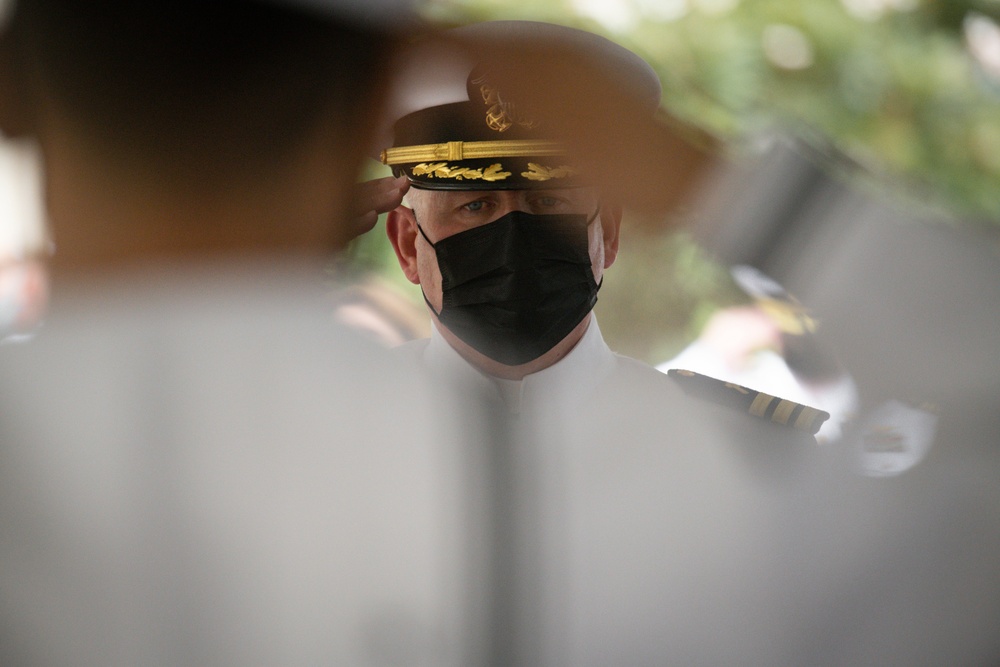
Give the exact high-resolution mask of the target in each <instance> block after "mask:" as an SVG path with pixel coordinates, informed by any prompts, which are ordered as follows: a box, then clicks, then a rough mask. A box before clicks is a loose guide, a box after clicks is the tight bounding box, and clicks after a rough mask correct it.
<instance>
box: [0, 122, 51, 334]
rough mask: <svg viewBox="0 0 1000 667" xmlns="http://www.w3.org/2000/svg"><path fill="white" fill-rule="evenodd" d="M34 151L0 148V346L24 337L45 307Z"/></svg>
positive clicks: (15, 145)
mask: <svg viewBox="0 0 1000 667" xmlns="http://www.w3.org/2000/svg"><path fill="white" fill-rule="evenodd" d="M47 245H48V244H47V242H46V224H45V214H44V207H43V204H42V186H41V173H40V170H39V164H38V151H37V149H36V147H35V146H33V145H32V144H31V143H29V142H7V141H4V142H2V143H0V341H4V342H14V341H18V340H22V339H24V338H26V337H29V336H30V334H31V333H32V332H33V331H34V329H35V327H36V326H38V324H39V323H40V322H41V321H42V318H43V317H44V314H45V307H46V305H47V302H48V273H47V270H46V267H45V265H44V261H43V260H44V258H45V256H46V253H45V251H46V250H47Z"/></svg>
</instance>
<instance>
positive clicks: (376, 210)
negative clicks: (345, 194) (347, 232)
mask: <svg viewBox="0 0 1000 667" xmlns="http://www.w3.org/2000/svg"><path fill="white" fill-rule="evenodd" d="M409 189H410V183H409V181H407V180H406V177H400V178H394V177H392V176H386V177H385V178H377V179H375V180H373V181H366V182H364V183H358V184H357V185H356V186H354V200H353V202H352V204H351V210H352V214H353V216H354V217H353V219H352V221H351V225H352V227H354V231H355V233H356V234H364V233H365V232H367V231H369V230H371V228H372V227H374V226H375V223H376V222H378V216H379V215H380V214H381V213H386V212H388V211H391V210H392V209H394V208H396V207H397V206H399V205H400V204H401V203H402V202H403V195H404V194H406V191H407V190H409Z"/></svg>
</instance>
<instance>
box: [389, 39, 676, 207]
mask: <svg viewBox="0 0 1000 667" xmlns="http://www.w3.org/2000/svg"><path fill="white" fill-rule="evenodd" d="M445 37H446V38H449V39H454V40H455V42H456V43H457V44H458V45H459V46H460V47H461V48H463V49H465V50H466V51H467V52H469V53H470V55H472V58H471V60H470V62H471V63H472V66H471V70H470V71H468V72H467V74H466V80H465V88H466V94H467V97H468V99H467V100H460V101H456V102H452V103H448V104H438V105H435V106H430V107H426V108H422V109H418V110H416V111H412V112H411V113H408V114H407V115H405V116H403V117H401V118H399V119H398V120H397V121H396V123H395V125H394V127H393V145H392V147H391V148H388V149H386V150H384V151H383V152H382V155H381V158H382V162H383V163H385V164H387V165H389V166H391V167H392V169H393V173H394V174H395V175H397V176H401V175H405V176H406V177H407V178H408V179H409V180H410V182H411V183H412V184H413V185H414V187H418V188H423V189H432V190H486V189H506V190H511V189H515V190H520V189H529V188H538V187H546V188H551V187H571V186H575V185H579V184H581V183H583V182H592V181H594V180H600V174H596V175H595V174H588V173H583V171H582V170H581V169H579V167H578V166H577V165H576V164H574V163H573V162H572V160H571V155H570V152H571V151H568V150H567V146H566V145H565V144H564V143H563V142H561V141H560V139H562V138H563V137H562V136H561V131H560V130H561V129H563V128H560V125H562V121H564V120H569V119H571V118H573V117H574V116H575V115H576V114H577V112H578V111H579V110H580V109H581V108H582V107H583V106H586V107H588V109H589V110H590V111H591V112H594V111H595V110H596V112H597V113H596V115H597V117H603V118H605V119H606V120H607V121H608V122H609V123H612V124H613V123H614V122H615V120H616V118H617V116H618V115H619V110H620V109H621V105H622V104H625V105H626V107H627V108H628V110H629V111H630V113H637V114H639V115H642V116H645V117H647V118H652V117H653V115H654V114H655V112H656V110H657V109H658V107H659V103H660V95H661V88H660V82H659V78H658V77H657V75H656V73H655V72H654V71H653V69H652V68H651V67H650V66H649V64H647V63H646V62H645V61H644V60H643V59H642V58H640V57H639V56H638V55H636V54H635V53H633V52H631V51H629V50H628V49H626V48H624V47H622V46H620V45H618V44H616V43H614V42H612V41H610V40H608V39H606V38H604V37H601V36H599V35H596V34H593V33H589V32H586V31H583V30H577V29H575V28H569V27H566V26H560V25H554V24H549V23H540V22H535V21H489V22H484V23H477V24H473V25H468V26H463V27H461V28H456V29H453V30H451V31H448V32H447V33H446V34H445ZM595 81H604V82H610V83H609V85H606V86H604V87H603V88H601V89H600V90H599V91H597V92H596V94H595V91H594V89H593V88H592V87H591V86H590V84H591V83H593V82H595ZM601 107H606V113H601ZM594 129H595V131H603V130H600V129H599V128H596V127H595V128H594Z"/></svg>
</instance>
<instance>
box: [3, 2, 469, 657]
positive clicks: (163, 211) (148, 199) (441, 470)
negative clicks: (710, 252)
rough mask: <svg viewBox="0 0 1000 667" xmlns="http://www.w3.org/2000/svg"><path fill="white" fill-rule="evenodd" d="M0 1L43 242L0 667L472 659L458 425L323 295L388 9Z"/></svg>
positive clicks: (11, 438)
mask: <svg viewBox="0 0 1000 667" xmlns="http://www.w3.org/2000/svg"><path fill="white" fill-rule="evenodd" d="M0 7H2V14H0V128H2V130H3V132H4V135H5V136H6V137H7V138H8V140H10V141H11V142H13V141H15V140H16V141H27V142H33V143H35V144H36V145H37V146H38V147H39V149H40V155H41V158H42V159H41V161H40V164H41V166H42V168H43V170H44V171H43V177H42V179H41V182H44V184H45V199H44V201H45V203H46V214H47V217H48V219H49V221H50V222H51V234H52V240H53V243H54V251H53V255H52V258H51V263H50V267H51V275H52V298H51V301H50V303H49V307H48V309H47V312H46V315H45V321H44V326H42V327H41V328H40V329H39V330H38V331H37V334H36V335H35V336H33V337H32V338H31V339H30V340H28V341H25V342H22V343H21V344H18V345H4V346H3V347H0V411H2V416H0V572H2V578H3V585H2V587H0V588H2V590H0V663H2V664H5V665H45V666H57V665H67V666H69V665H73V666H80V665H82V666H95V667H96V666H98V665H99V666H102V667H106V666H109V665H122V666H125V665H151V666H155V665H164V666H166V665H181V664H190V665H326V664H343V665H399V664H406V665H442V664H453V665H467V664H472V663H475V662H476V661H477V655H478V651H479V649H478V648H477V646H478V643H477V642H478V641H479V638H478V637H477V635H476V630H477V629H478V628H481V627H482V623H481V621H480V619H481V614H480V613H479V609H480V606H479V603H478V598H479V596H478V595H477V589H476V585H475V582H476V581H478V580H479V576H478V574H477V573H476V572H474V571H472V570H473V568H474V566H473V564H474V563H479V562H480V559H479V558H478V557H477V554H478V553H479V552H478V551H477V550H478V549H479V548H480V547H479V545H481V544H482V542H483V540H482V539H480V532H479V530H480V529H479V528H478V527H477V525H478V524H477V523H475V522H473V521H471V520H470V519H469V516H468V512H467V508H468V507H469V506H470V505H474V499H475V498H476V491H475V489H477V488H478V487H479V485H477V484H474V483H472V482H468V478H467V477H466V475H467V474H471V475H472V476H473V478H475V473H474V472H473V471H476V470H478V469H479V468H478V467H477V465H476V461H475V453H474V452H475V450H474V448H468V449H467V448H461V449H460V448H459V439H458V434H457V430H456V429H457V427H455V428H454V429H453V428H450V427H449V425H450V424H453V423H454V422H455V420H456V419H457V417H455V415H458V416H459V417H461V418H463V419H468V421H469V422H470V424H471V423H472V422H474V421H475V420H474V414H475V413H474V409H473V408H472V407H470V408H469V409H468V410H463V407H464V403H462V401H461V400H460V399H455V400H457V401H458V403H456V402H455V400H449V405H452V406H455V410H456V411H455V412H454V413H449V414H448V418H447V420H445V419H444V417H443V415H442V412H441V411H440V410H439V409H438V405H439V403H440V400H441V399H440V398H439V397H438V394H437V392H436V390H435V388H433V387H432V386H429V385H427V384H426V383H424V382H422V381H421V376H420V375H419V374H418V373H417V372H416V371H415V370H413V369H407V368H404V367H402V366H400V365H399V364H398V363H397V362H393V363H390V362H388V361H387V360H386V359H385V358H384V356H383V349H382V347H381V346H378V345H376V344H374V343H372V342H371V341H369V340H367V339H365V338H364V337H362V336H360V335H358V334H356V333H355V332H352V331H350V330H349V329H347V328H346V327H343V326H336V325H335V324H334V323H333V322H332V321H331V310H332V307H331V303H332V302H331V291H330V286H329V284H328V283H327V282H326V273H325V270H326V267H327V265H328V264H329V262H330V261H331V258H332V257H333V256H334V254H335V253H336V252H338V251H339V250H340V249H342V248H343V247H344V245H345V244H346V243H347V242H348V241H349V240H350V239H351V238H352V237H353V236H354V235H355V234H356V233H357V232H358V229H357V228H356V227H353V226H351V225H350V224H348V223H347V222H346V221H347V220H348V219H349V218H350V205H349V204H350V197H351V192H352V186H353V183H354V181H355V179H356V177H357V174H358V172H359V170H360V167H361V160H362V157H363V155H364V154H365V151H366V150H367V148H368V141H369V140H370V139H371V137H372V132H373V127H374V122H375V119H376V118H377V117H378V115H379V114H378V112H379V109H380V108H381V104H382V101H383V97H384V93H385V86H386V81H387V80H386V76H387V74H388V72H389V70H390V62H391V59H392V56H393V53H394V51H395V45H396V44H397V41H398V40H399V39H400V38H401V35H402V34H406V35H411V34H413V33H414V32H422V31H423V28H422V27H421V26H420V25H419V24H417V23H415V22H414V21H413V16H412V13H411V12H410V6H409V5H408V3H405V2H394V1H391V0H386V1H382V2H372V1H370V0H365V1H363V2H361V1H357V2H355V1H352V0H331V1H329V2H325V1H322V0H316V1H309V0H303V1H302V2H296V1H294V0H290V1H288V2H281V1H276V2H263V1H262V2H253V1H250V0H247V1H245V2H244V1H242V0H231V1H220V2H212V3H202V2H196V1H185V0H180V1H174V0H170V1H169V2H147V1H146V0H142V1H141V2H140V1H131V0H98V1H96V2H88V3H79V2H75V1H74V0H67V1H63V0H23V1H22V0H19V1H17V2H14V3H9V2H7V3H3V4H2V5H0ZM24 192H25V197H26V198H28V199H27V200H30V198H31V197H32V196H33V195H36V194H37V191H33V190H32V189H31V188H30V187H29V188H27V189H26V190H24ZM27 200H26V201H27ZM12 202H13V200H4V202H3V206H5V207H7V206H9V205H10V204H11V203H12ZM29 212H30V211H29ZM4 213H5V214H6V213H9V212H8V211H4ZM35 213H37V211H35ZM11 215H13V216H15V217H16V216H17V215H18V214H17V213H11ZM3 228H4V229H5V230H7V229H10V227H9V226H8V225H6V224H5V225H4V227H3ZM37 228H38V229H42V226H41V225H38V226H37ZM25 245H29V244H25ZM36 249H38V246H37V245H36ZM21 259H22V257H20V256H18V255H15V256H14V258H13V260H14V261H20V260H21ZM8 265H9V262H7V261H6V258H5V260H4V263H3V268H4V269H6V268H7V267H8ZM4 280H5V281H6V278H5V279H4ZM13 282H14V283H16V284H19V285H21V286H23V285H24V282H25V281H24V279H23V278H19V279H17V280H15V281H13ZM21 286H18V287H17V291H18V292H23V291H24V290H23V287H21ZM5 298H6V297H5ZM18 298H20V297H18ZM5 303H6V302H5ZM4 308H5V311H4V312H6V308H7V306H4ZM7 319H8V320H10V319H12V318H7ZM12 321H13V320H12ZM3 324H4V326H6V324H7V323H6V322H4V323H3ZM4 333H6V329H5V330H4ZM391 392H400V394H401V395H403V396H405V397H406V400H405V401H404V400H400V401H390V400H387V397H388V396H390V395H391ZM467 482H468V483H469V486H471V487H472V490H471V491H470V490H469V489H467V488H466V484H467Z"/></svg>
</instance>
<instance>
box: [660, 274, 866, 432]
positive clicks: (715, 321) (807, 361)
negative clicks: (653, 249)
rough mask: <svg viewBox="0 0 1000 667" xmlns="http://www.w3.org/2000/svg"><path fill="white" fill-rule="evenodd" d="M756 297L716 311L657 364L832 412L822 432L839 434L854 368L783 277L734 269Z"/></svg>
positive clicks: (853, 400) (852, 397) (853, 392)
mask: <svg viewBox="0 0 1000 667" xmlns="http://www.w3.org/2000/svg"><path fill="white" fill-rule="evenodd" d="M730 274H731V275H732V277H733V280H734V282H735V283H736V284H737V285H738V286H739V287H740V288H741V289H742V290H743V291H744V292H745V293H746V295H747V297H748V298H749V299H750V302H749V303H748V304H745V305H736V306H729V307H726V308H723V309H720V310H718V311H716V312H715V313H714V314H712V315H711V316H710V317H709V318H708V321H707V322H706V324H705V326H704V328H703V329H702V331H701V333H700V334H699V335H698V338H697V339H696V340H695V341H694V342H692V343H691V344H689V345H688V346H687V347H685V348H684V349H683V350H681V352H680V353H679V354H678V355H677V356H676V357H674V358H672V359H670V360H669V361H665V362H663V363H662V364H659V365H658V366H657V368H658V369H659V370H661V371H664V372H666V371H668V370H670V369H672V368H679V369H686V370H691V371H695V372H696V373H702V374H704V375H709V376H711V377H715V378H719V379H720V380H725V381H727V382H733V383H735V384H738V385H742V386H744V387H751V388H753V389H756V390H758V391H763V392H766V393H768V394H771V395H773V396H780V397H782V398H786V399H789V400H792V401H796V402H798V403H803V404H805V405H809V406H812V407H815V408H819V409H820V410H823V411H826V412H829V413H830V419H829V420H827V421H825V422H823V425H822V426H820V429H819V431H818V432H817V434H816V437H817V440H819V441H820V442H821V443H822V442H828V441H830V440H835V439H837V438H839V437H840V434H841V431H842V428H843V424H844V423H845V422H846V421H848V420H850V419H852V418H853V417H854V412H855V410H857V402H858V397H857V389H856V388H855V386H854V381H853V380H852V379H851V376H850V374H849V373H848V372H847V371H846V370H845V369H844V368H843V367H842V366H841V365H840V363H839V362H838V361H837V359H836V358H835V357H834V356H833V354H832V353H831V352H830V351H829V350H828V349H826V348H825V347H824V345H823V343H822V342H821V341H820V339H819V337H818V335H817V328H818V323H817V322H816V321H815V320H814V319H813V318H812V317H811V316H810V315H809V314H808V311H807V310H806V309H805V307H804V306H803V305H802V304H801V303H799V301H798V300H797V299H795V297H793V296H792V295H791V294H789V293H788V292H787V291H785V289H784V288H783V287H782V286H781V285H779V284H778V283H777V282H775V281H774V280H772V279H771V278H769V277H768V276H766V275H764V274H763V273H762V272H760V271H758V270H757V269H755V268H753V267H751V266H746V265H738V266H734V267H732V268H731V269H730Z"/></svg>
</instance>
